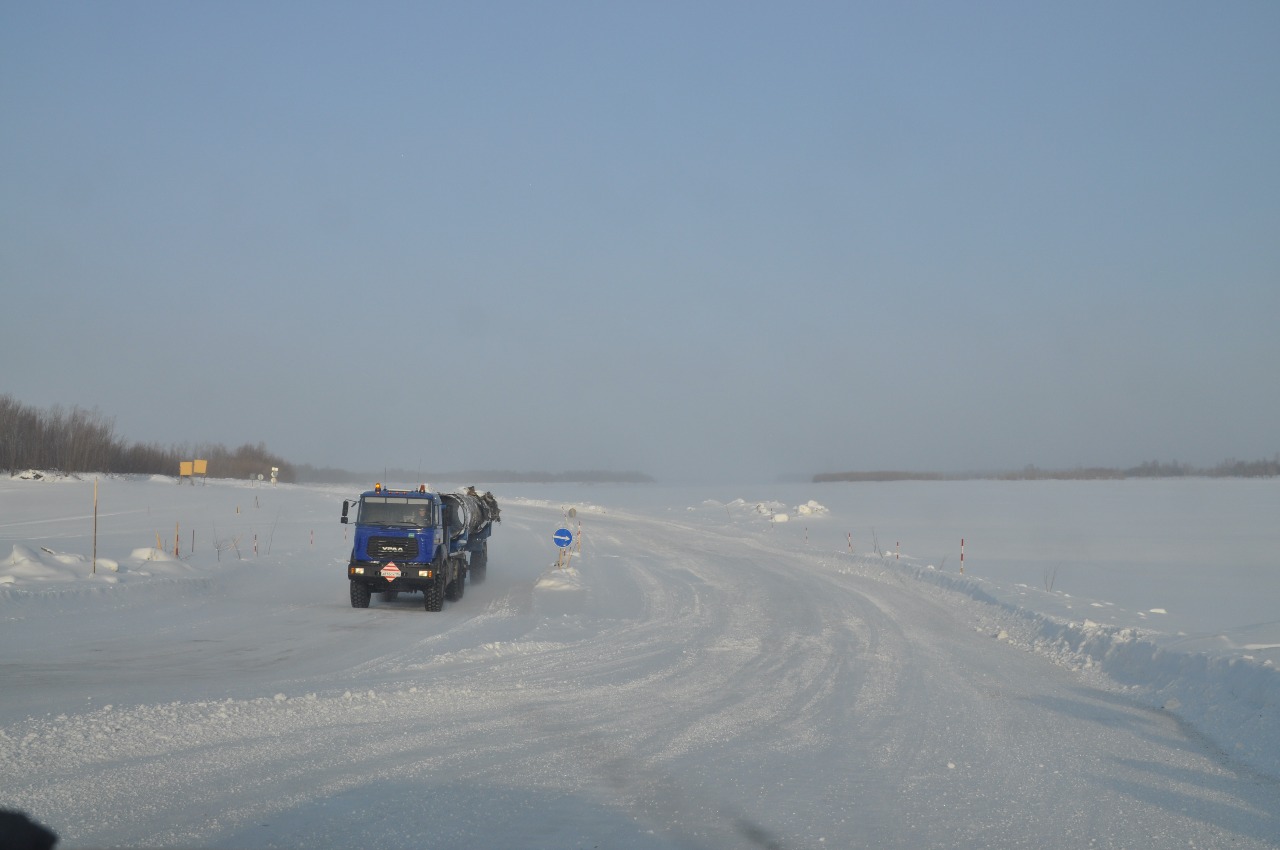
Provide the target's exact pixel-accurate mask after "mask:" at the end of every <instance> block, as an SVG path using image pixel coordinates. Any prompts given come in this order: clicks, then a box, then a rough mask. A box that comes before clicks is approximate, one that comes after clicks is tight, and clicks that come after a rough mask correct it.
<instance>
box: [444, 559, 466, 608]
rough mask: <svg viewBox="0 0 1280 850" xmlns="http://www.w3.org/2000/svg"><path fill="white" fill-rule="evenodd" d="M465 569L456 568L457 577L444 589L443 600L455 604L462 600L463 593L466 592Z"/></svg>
mask: <svg viewBox="0 0 1280 850" xmlns="http://www.w3.org/2000/svg"><path fill="white" fill-rule="evenodd" d="M466 581H467V569H466V567H461V566H460V567H458V577H457V578H455V579H454V580H453V581H451V582H449V584H448V586H447V587H445V589H444V598H445V599H448V600H449V601H450V602H457V601H458V600H459V599H461V598H462V593H463V591H465V590H466Z"/></svg>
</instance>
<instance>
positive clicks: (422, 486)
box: [418, 484, 427, 493]
mask: <svg viewBox="0 0 1280 850" xmlns="http://www.w3.org/2000/svg"><path fill="white" fill-rule="evenodd" d="M418 492H419V493H425V492H427V485H426V484H419V485H418Z"/></svg>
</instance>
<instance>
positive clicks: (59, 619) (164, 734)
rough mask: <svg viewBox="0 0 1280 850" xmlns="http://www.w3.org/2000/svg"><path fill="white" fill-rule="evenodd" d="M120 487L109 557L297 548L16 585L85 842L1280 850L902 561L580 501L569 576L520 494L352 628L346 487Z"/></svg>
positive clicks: (14, 689)
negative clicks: (482, 533) (191, 533)
mask: <svg viewBox="0 0 1280 850" xmlns="http://www.w3.org/2000/svg"><path fill="white" fill-rule="evenodd" d="M120 487H121V488H123V489H125V490H128V491H129V492H128V493H127V494H125V495H122V496H121V497H120V500H121V501H124V502H130V503H131V504H130V505H128V506H127V507H128V508H129V509H126V506H123V505H122V506H120V510H121V517H122V519H121V522H129V521H134V520H130V519H128V518H139V519H137V523H138V524H136V525H135V526H132V527H129V528H119V527H118V528H117V529H116V530H115V531H114V532H113V533H114V534H115V535H117V537H118V539H119V541H120V543H119V552H115V551H114V550H113V552H112V557H119V555H120V553H123V552H126V551H132V548H133V545H132V544H126V543H124V540H125V539H127V538H130V537H137V536H141V537H142V539H143V540H145V539H146V536H147V535H149V534H152V531H151V530H150V529H151V527H152V526H156V525H158V524H159V522H160V520H161V519H163V521H164V522H168V521H169V519H168V514H166V511H181V510H184V509H185V510H186V511H187V512H188V513H191V514H194V513H195V512H197V511H198V512H200V516H199V518H198V519H191V518H190V517H188V519H187V522H188V523H189V524H194V525H195V526H197V527H198V528H200V529H201V532H200V533H204V529H205V528H209V527H211V526H212V525H213V524H214V518H215V517H217V524H218V525H219V527H220V528H222V529H224V530H225V531H227V532H230V531H232V530H234V523H235V522H237V521H238V520H235V519H232V517H234V516H243V514H232V513H231V510H230V509H231V507H232V504H233V503H236V502H239V503H240V505H236V507H237V508H240V507H241V506H242V505H243V504H244V503H245V502H246V500H256V501H257V502H258V504H259V507H257V508H255V509H254V510H256V511H257V514H255V519H253V520H252V522H256V523H257V524H258V525H257V527H256V528H255V531H256V532H257V533H258V534H259V535H260V542H261V541H262V540H265V537H266V534H267V531H268V529H270V533H271V535H272V538H273V540H274V548H273V551H272V553H271V554H266V551H265V547H260V552H261V554H260V555H259V556H258V557H257V558H246V559H245V560H234V559H233V558H232V559H230V560H229V559H228V553H227V552H223V553H222V554H223V560H222V561H221V562H216V561H213V560H212V558H213V556H212V554H207V555H205V556H203V557H201V556H191V557H189V558H187V559H186V560H187V561H189V562H190V565H184V566H188V568H189V572H186V573H182V572H177V573H174V574H170V575H158V576H157V575H150V576H146V577H140V576H136V575H131V574H130V570H129V567H128V566H127V565H126V566H123V567H122V568H121V571H120V572H119V573H118V575H117V579H118V581H116V582H115V583H106V584H101V583H92V582H90V583H82V584H81V585H76V586H69V585H67V584H65V583H59V584H50V585H49V586H48V588H46V589H40V588H37V589H30V588H31V585H24V586H23V588H22V589H20V590H19V589H10V590H8V591H5V592H3V593H0V643H2V645H3V647H4V655H3V658H2V659H0V664H2V665H3V667H2V668H0V675H2V678H0V681H3V697H2V698H0V774H2V775H3V777H4V781H3V787H0V805H3V806H4V807H7V808H19V809H22V810H25V811H27V812H29V813H30V814H32V815H33V816H34V817H36V818H37V819H38V820H40V821H42V822H44V823H46V824H48V825H49V826H51V827H52V828H53V829H55V830H56V831H57V832H58V833H59V834H60V835H61V836H62V839H63V844H62V845H61V846H66V847H77V846H80V847H89V846H112V845H133V846H139V845H141V846H165V847H348V846H356V845H366V846H367V845H371V844H376V845H377V846H380V847H392V848H396V847H404V848H410V847H477V848H479V847H500V846H505V847H546V848H552V847H555V848H562V847H578V846H583V847H592V846H596V845H599V846H610V847H623V848H672V847H680V848H720V847H726V848H727V847H751V846H759V847H788V848H792V847H858V846H876V847H904V848H905V847H912V848H924V847H939V848H941V847H958V846H986V847H1037V848H1038V847H1068V846H1070V847H1074V846H1094V847H1135V846H1142V847H1180V848H1183V847H1188V846H1196V847H1216V846H1226V845H1230V846H1232V847H1274V846H1277V845H1278V844H1280V824H1278V823H1277V820H1276V815H1275V805H1274V802H1275V800H1277V799H1280V785H1278V784H1277V782H1276V781H1275V779H1274V778H1272V777H1269V776H1266V775H1263V774H1259V773H1257V772H1254V771H1251V770H1249V769H1248V768H1245V767H1244V766H1242V765H1241V764H1238V763H1235V762H1233V761H1232V760H1231V759H1230V758H1229V757H1228V755H1226V754H1223V753H1221V752H1219V751H1218V750H1217V749H1216V748H1215V747H1214V746H1213V745H1212V744H1211V743H1209V742H1208V741H1206V740H1204V739H1201V738H1200V737H1199V736H1198V735H1197V734H1196V733H1195V731H1194V730H1193V729H1191V728H1189V727H1186V726H1185V725H1182V724H1180V723H1179V722H1178V721H1177V720H1176V719H1175V718H1174V717H1173V716H1171V715H1170V714H1168V713H1166V712H1162V711H1156V710H1151V709H1149V708H1145V707H1143V706H1142V705H1141V704H1140V703H1139V702H1138V701H1136V700H1134V699H1133V698H1131V697H1129V696H1127V695H1125V694H1124V693H1123V691H1122V690H1121V689H1119V688H1116V687H1113V686H1111V685H1109V683H1107V682H1106V681H1104V680H1102V679H1101V677H1100V676H1098V675H1097V674H1096V671H1095V672H1094V673H1089V672H1085V673H1081V672H1078V671H1072V670H1069V669H1066V668H1064V667H1061V666H1058V665H1054V664H1052V663H1050V662H1048V661H1046V660H1045V659H1044V658H1043V657H1040V656H1038V655H1035V654H1032V653H1028V652H1025V651H1022V650H1021V649H1019V648H1017V647H1015V646H1011V645H1010V644H1009V643H1008V642H1002V641H998V640H994V639H993V637H992V635H991V634H990V629H989V627H988V626H987V624H988V623H989V622H990V620H991V618H992V616H993V613H992V611H993V609H994V608H995V606H991V605H987V604H984V603H982V602H979V601H976V600H974V599H973V598H971V597H970V596H966V595H964V594H962V593H956V592H953V591H950V590H948V589H946V588H944V587H939V586H936V585H934V584H931V583H928V582H922V581H919V580H917V579H916V578H914V577H912V576H911V575H910V574H908V573H907V572H904V571H903V570H900V569H896V568H895V567H894V566H893V565H891V564H886V563H885V562H884V561H883V560H882V559H877V558H871V557H857V556H848V555H845V554H842V553H839V552H820V551H813V550H804V549H797V548H796V547H795V546H793V545H790V544H789V543H788V542H787V539H785V538H782V537H780V536H778V535H775V534H770V533H768V532H762V531H760V530H759V529H758V528H743V527H739V526H735V525H732V524H724V523H719V524H718V523H714V522H710V521H707V520H706V519H705V518H703V517H700V516H697V515H683V514H671V513H666V514H663V513H661V512H656V511H653V512H638V513H627V512H623V511H619V510H613V509H608V508H595V507H593V506H584V507H581V508H580V509H579V512H580V517H581V519H582V521H583V524H584V526H585V530H586V534H585V537H584V541H583V547H582V551H581V552H575V553H574V557H573V560H572V561H571V562H570V566H569V568H568V569H566V570H556V569H554V568H553V565H554V563H555V559H556V554H557V553H556V552H555V547H554V545H553V543H552V542H551V533H552V531H554V529H555V528H557V527H558V526H559V525H560V524H561V523H562V519H563V516H562V506H561V505H559V504H554V505H553V504H549V503H544V502H539V501H536V500H531V499H515V500H506V501H503V505H502V506H503V522H502V524H501V526H500V527H499V528H498V529H497V530H496V532H495V534H494V537H493V540H492V550H491V551H492V555H491V561H490V563H491V568H490V571H489V580H488V581H487V582H486V583H485V584H482V585H478V586H474V587H470V588H468V590H467V593H466V595H465V597H464V598H463V599H462V600H461V601H460V602H457V603H451V604H448V605H446V607H445V610H444V611H443V612H441V613H439V614H427V613H424V612H423V611H422V610H421V598H420V597H401V598H400V599H397V600H395V601H384V600H378V599H375V601H374V603H373V607H372V608H370V609H368V610H353V609H351V608H350V607H349V605H348V603H347V600H346V596H347V589H346V584H345V581H344V579H343V577H342V564H343V563H344V561H345V556H346V548H345V547H346V545H348V544H344V542H343V539H342V537H343V533H342V528H341V526H338V525H337V523H336V521H335V520H336V515H337V507H336V506H337V504H338V502H339V501H340V499H341V498H342V494H341V493H340V492H338V491H335V490H332V489H312V488H304V487H280V488H277V489H274V490H256V491H252V492H249V491H247V490H246V489H245V488H241V487H237V486H235V485H219V484H216V483H212V482H211V483H210V484H209V485H208V487H206V488H194V489H196V490H203V491H205V492H200V493H192V491H191V490H187V491H183V492H180V493H179V494H178V496H177V499H181V500H185V502H184V504H182V505H181V506H180V507H174V506H173V505H172V501H173V500H174V498H173V490H172V489H166V490H162V489H160V488H162V487H168V488H172V487H173V485H172V484H167V485H166V484H161V483H157V482H136V483H132V482H131V483H128V486H125V485H124V484H121V485H120ZM498 496H499V499H500V500H501V499H502V494H501V493H500V492H499V493H498ZM166 500H167V501H166ZM148 504H151V505H161V504H167V505H168V507H166V508H164V509H161V508H155V509H154V510H153V509H152V508H146V506H147V505H148ZM143 508H146V509H145V510H144V509H143ZM72 513H73V511H70V510H68V511H65V512H64V514H66V515H70V514H72ZM161 527H164V526H161ZM313 529H314V532H315V540H316V543H315V544H314V547H313V546H312V545H311V544H310V543H309V538H308V534H309V532H310V531H312V530H313ZM14 533H20V532H17V531H15V530H9V531H7V534H9V535H10V536H12V535H13V534H14ZM244 533H245V534H248V533H249V526H248V525H245V527H244ZM81 542H82V541H79V540H78V539H74V537H73V536H68V535H67V534H63V535H61V536H59V535H58V534H57V533H56V532H55V533H53V534H52V535H51V539H50V543H52V545H49V543H46V544H43V545H48V548H50V549H53V550H55V551H79V549H78V548H77V547H78V546H79V545H80V543H81ZM138 545H141V544H138ZM210 545H211V544H210ZM126 546H128V547H129V548H128V549H126V548H125V547H126ZM197 552H199V549H197ZM121 561H122V563H126V564H127V559H121ZM138 571H139V572H144V571H145V570H144V569H143V568H141V567H139V568H138ZM135 579H136V580H135ZM144 579H145V580H144Z"/></svg>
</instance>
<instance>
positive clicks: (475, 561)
mask: <svg viewBox="0 0 1280 850" xmlns="http://www.w3.org/2000/svg"><path fill="white" fill-rule="evenodd" d="M470 572H471V583H472V584H484V580H485V578H486V574H487V573H488V572H489V543H488V541H485V543H484V545H483V546H481V547H480V548H479V549H478V550H476V551H475V552H472V553H471V570H470Z"/></svg>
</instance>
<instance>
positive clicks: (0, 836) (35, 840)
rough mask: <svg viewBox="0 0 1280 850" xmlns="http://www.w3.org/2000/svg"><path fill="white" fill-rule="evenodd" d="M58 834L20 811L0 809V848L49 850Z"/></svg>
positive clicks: (1, 849) (5, 849) (4, 849)
mask: <svg viewBox="0 0 1280 850" xmlns="http://www.w3.org/2000/svg"><path fill="white" fill-rule="evenodd" d="M57 843H58V836H56V835H54V834H53V833H52V832H51V831H50V830H48V829H46V828H45V827H43V826H41V825H40V824H38V823H36V822H35V821H33V820H32V819H31V818H29V817H27V816H26V815H24V814H23V813H22V812H10V811H6V810H4V809H0V850H50V848H51V847H53V845H55V844H57Z"/></svg>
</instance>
